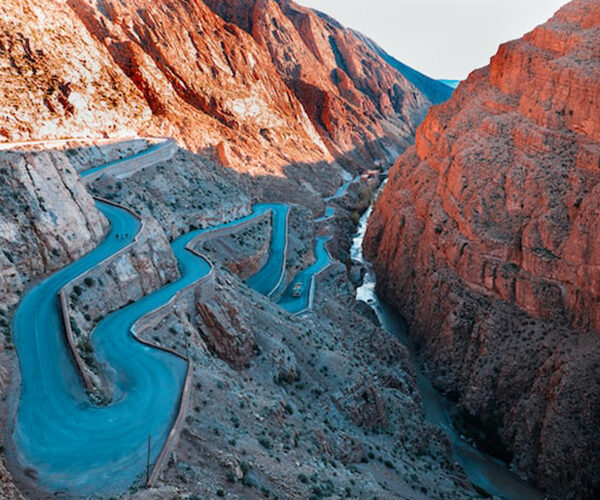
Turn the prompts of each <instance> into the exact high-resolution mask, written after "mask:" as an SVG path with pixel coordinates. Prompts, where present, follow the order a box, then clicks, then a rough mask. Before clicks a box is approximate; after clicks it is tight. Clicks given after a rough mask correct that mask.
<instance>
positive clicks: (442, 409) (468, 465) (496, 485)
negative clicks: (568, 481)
mask: <svg viewBox="0 0 600 500" xmlns="http://www.w3.org/2000/svg"><path fill="white" fill-rule="evenodd" d="M384 185H385V184H384ZM381 189H383V186H382V188H381ZM372 210H373V205H371V207H369V209H368V210H367V211H366V212H365V213H364V214H363V215H362V217H361V218H360V221H359V224H358V228H357V232H356V234H355V236H354V238H353V240H352V247H351V250H350V257H351V258H352V260H355V261H357V262H360V263H362V264H364V265H365V266H367V272H366V274H365V276H364V279H363V283H362V285H361V286H360V287H359V288H358V289H357V291H356V300H361V301H364V302H366V303H367V304H369V306H370V307H371V308H372V309H373V310H374V311H375V314H376V315H377V318H378V319H379V321H380V322H381V327H382V328H383V329H384V330H386V331H387V332H388V333H390V334H392V335H394V336H395V337H396V338H398V340H400V341H401V342H402V343H403V344H404V345H405V346H406V348H407V349H408V351H409V353H410V355H411V359H412V361H413V364H414V367H415V372H416V376H417V386H418V388H419V391H420V392H421V398H422V401H423V409H424V411H425V416H426V418H427V420H428V421H429V422H431V423H433V424H435V425H437V426H439V427H440V428H441V429H442V430H443V431H444V433H445V434H446V436H447V438H448V440H449V441H450V444H451V446H452V452H453V455H454V460H455V461H456V462H457V463H458V464H459V465H460V466H461V467H462V468H463V469H464V471H465V473H466V475H467V477H468V478H469V480H470V481H471V483H473V484H474V485H475V486H476V487H478V488H480V489H482V490H485V491H486V492H488V493H490V494H492V495H494V496H497V497H500V498H504V499H506V500H542V499H543V498H544V495H543V494H542V493H541V492H540V491H538V490H537V489H535V488H534V487H533V486H532V485H530V484H529V483H527V482H525V481H524V480H522V479H521V478H520V477H519V476H518V475H517V474H516V473H515V472H513V471H511V470H510V469H509V468H508V465H507V464H505V463H503V462H501V461H500V460H497V459H496V458H494V457H492V456H490V455H487V454H485V453H483V452H481V451H479V450H478V449H476V448H475V447H473V446H471V445H470V444H469V443H467V442H466V441H465V440H463V439H461V437H460V435H459V434H458V433H457V431H456V430H455V428H454V426H453V424H452V421H451V419H450V416H449V409H450V402H449V401H448V400H447V399H446V398H445V397H444V396H443V395H442V394H440V393H439V392H438V391H437V390H436V389H435V388H434V387H433V385H432V383H431V381H430V380H429V379H428V378H427V376H426V375H425V373H424V372H423V370H422V369H421V364H420V362H419V360H418V357H417V352H416V349H415V346H414V344H413V342H412V341H411V340H410V338H409V336H408V328H407V325H406V323H405V321H404V320H403V319H402V318H401V317H400V316H399V315H398V314H397V313H395V312H394V311H393V310H392V308H391V307H389V306H388V305H387V304H385V303H384V302H383V301H381V300H380V299H379V297H378V296H377V293H376V290H375V289H376V277H375V274H374V273H373V271H372V270H371V269H370V266H369V263H368V262H367V261H366V260H365V258H364V255H363V250H362V244H363V240H364V237H365V232H366V230H367V223H368V220H369V217H370V215H371V212H372Z"/></svg>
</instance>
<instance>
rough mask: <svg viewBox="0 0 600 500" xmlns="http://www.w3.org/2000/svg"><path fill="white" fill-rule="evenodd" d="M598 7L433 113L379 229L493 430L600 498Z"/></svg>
mask: <svg viewBox="0 0 600 500" xmlns="http://www.w3.org/2000/svg"><path fill="white" fill-rule="evenodd" d="M599 56H600V5H599V4H598V2H595V1H591V0H576V1H574V2H572V3H570V4H568V5H567V6H565V7H564V8H563V9H561V10H560V11H559V12H558V13H557V14H556V16H555V17H554V18H553V19H551V20H550V21H549V22H548V23H547V24H544V25H543V26H540V27H538V28H536V29H535V30H534V31H532V32H531V33H529V34H527V35H526V36H525V37H524V38H522V39H521V40H517V41H513V42H510V43H507V44H505V45H502V46H501V47H500V49H499V51H498V53H497V54H496V55H495V56H494V57H493V58H492V60H491V64H490V65H489V66H488V67H486V68H483V69H480V70H478V71H475V72H473V73H472V74H471V75H470V76H469V78H468V80H467V81H466V83H463V84H461V86H460V87H459V88H458V90H457V91H456V92H455V94H454V96H453V97H452V99H451V100H450V101H448V102H447V103H445V104H442V105H440V106H436V107H435V108H433V109H432V110H431V112H430V113H429V115H428V117H427V118H426V119H425V121H424V123H423V124H422V126H421V127H420V129H419V131H418V133H417V139H416V146H415V147H414V148H412V149H410V150H409V151H408V152H406V153H405V154H404V155H403V156H402V157H401V158H400V159H399V160H398V162H397V164H396V165H395V167H394V168H393V170H392V172H391V175H390V181H389V184H388V185H387V187H386V189H385V191H384V193H383V195H382V196H381V198H380V199H379V200H378V202H377V205H376V208H375V211H374V214H373V216H372V219H371V221H370V225H369V230H368V234H367V239H366V250H367V253H368V257H369V258H370V259H371V260H372V261H373V262H374V266H375V269H376V272H377V277H378V285H379V290H380V292H381V293H382V294H383V296H384V297H385V298H386V299H387V300H388V301H390V302H391V303H393V304H394V305H395V306H396V307H397V308H398V309H399V310H400V311H401V312H402V313H403V314H404V315H405V316H406V317H407V318H408V320H409V321H410V323H411V330H412V335H413V336H414V337H415V338H416V339H418V340H419V341H420V342H421V344H422V345H423V348H424V353H423V354H424V357H425V358H426V360H427V362H428V366H429V367H430V368H431V370H432V372H433V374H434V375H435V376H436V377H437V379H436V380H437V385H438V386H439V387H440V388H441V389H443V390H445V391H447V392H449V393H450V394H452V395H455V396H456V397H457V399H458V404H459V409H460V410H461V413H462V416H463V417H464V418H466V419H467V421H469V422H472V423H476V424H478V427H479V429H480V431H481V432H480V435H479V438H480V440H481V441H482V442H483V443H485V444H487V445H488V446H489V447H490V448H491V449H494V450H495V451H496V452H498V453H499V454H501V455H502V456H503V457H504V458H506V459H509V460H512V461H513V463H514V465H515V466H517V467H518V468H519V469H521V470H522V471H524V472H525V473H526V474H527V475H528V476H529V477H530V478H531V479H533V480H534V481H535V482H536V483H537V484H539V485H540V486H542V487H544V488H545V489H546V490H547V491H548V492H549V493H550V494H551V496H553V497H555V498H597V497H598V495H599V494H600V474H599V473H598V471H600V453H599V452H598V447H597V446H595V445H594V443H595V442H597V441H598V439H600V337H599V335H598V332H600V306H599V304H600V301H599V299H600V253H599V252H598V248H600V240H599V236H598V231H597V229H596V227H595V223H596V222H597V221H598V217H599V215H600V201H599V200H600V182H599V181H600V119H599V117H600V57H599Z"/></svg>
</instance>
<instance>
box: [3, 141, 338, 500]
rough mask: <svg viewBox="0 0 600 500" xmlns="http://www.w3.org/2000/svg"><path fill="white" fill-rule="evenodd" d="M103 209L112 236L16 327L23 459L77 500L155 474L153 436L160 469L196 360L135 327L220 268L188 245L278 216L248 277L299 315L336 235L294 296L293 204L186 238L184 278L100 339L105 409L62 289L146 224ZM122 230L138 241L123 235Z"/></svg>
mask: <svg viewBox="0 0 600 500" xmlns="http://www.w3.org/2000/svg"><path fill="white" fill-rule="evenodd" d="M164 148H165V145H164V144H159V145H157V146H154V147H152V148H149V149H148V150H146V151H144V152H141V153H138V154H136V155H134V156H133V157H130V158H125V159H123V160H118V161H116V162H111V163H108V164H105V165H102V166H99V167H95V168H93V169H91V170H88V171H86V172H84V173H82V177H83V178H84V179H85V180H89V179H90V178H95V177H97V176H99V175H102V174H103V173H105V172H106V171H107V169H111V173H113V174H114V173H115V171H117V172H118V170H117V169H121V168H122V167H123V166H124V165H125V166H126V168H127V169H129V165H128V163H130V160H135V169H136V170H139V169H140V168H145V167H146V166H149V165H151V164H154V163H156V161H155V160H156V152H157V151H159V152H160V151H161V149H164ZM161 154H162V153H161ZM171 156H172V155H171ZM144 159H145V160H147V163H144ZM140 160H141V162H140ZM97 207H98V209H99V210H100V211H101V212H102V213H103V214H104V216H105V217H106V218H107V219H108V220H109V222H110V232H109V233H108V234H107V235H106V237H105V239H104V240H103V241H102V243H100V244H99V245H98V246H97V247H96V248H95V249H94V250H92V251H91V252H90V253H88V254H87V255H85V256H84V257H82V258H81V259H79V260H77V261H76V262H74V263H72V264H70V265H68V266H66V267H65V268H63V269H61V270H60V271H58V272H56V273H55V274H53V275H51V276H50V277H49V278H47V279H45V280H44V281H42V282H41V283H39V284H38V285H36V286H35V287H34V288H33V289H32V290H31V291H29V292H28V293H27V294H26V295H25V297H24V298H23V300H22V302H21V303H20V305H19V307H18V309H17V311H16V314H15V319H14V325H13V327H14V329H13V335H14V341H15V347H16V351H17V354H18V357H19V361H20V368H21V393H20V400H19V406H18V411H17V416H16V421H15V428H14V441H15V445H16V450H17V459H18V461H19V463H20V464H21V466H22V467H23V468H24V469H25V470H29V471H31V472H30V473H31V474H33V475H35V476H36V477H37V480H38V484H39V486H40V487H41V488H42V489H44V490H47V491H64V492H68V493H70V494H73V495H77V496H86V495H92V494H95V493H98V492H100V491H101V492H102V493H103V494H113V493H119V492H121V491H123V490H125V489H126V488H127V487H128V486H130V485H131V484H132V483H133V482H135V481H136V480H138V479H139V478H140V476H141V475H142V474H143V472H144V470H145V466H146V454H147V443H148V436H151V437H152V444H153V446H152V450H151V457H150V461H151V463H153V462H154V461H155V460H156V459H157V456H158V455H159V453H160V451H161V449H162V448H163V446H164V444H165V442H166V440H167V437H168V436H169V433H170V432H171V429H172V426H173V422H174V421H175V419H176V417H177V413H178V407H179V402H180V398H181V397H182V389H183V386H184V382H185V378H186V372H187V363H186V361H185V360H184V359H182V358H180V357H178V356H175V355H174V354H171V353H169V352H166V351H164V350H160V349H156V348H153V347H152V346H148V345H145V344H144V343H141V342H139V341H138V340H137V339H136V337H135V336H134V334H133V330H132V328H133V326H134V324H135V323H136V321H137V320H138V319H139V318H141V317H143V316H144V315H146V314H148V313H150V312H152V311H154V310H156V309H158V308H160V307H162V306H164V305H165V304H167V303H168V302H169V301H170V300H171V299H172V298H173V297H174V296H175V295H176V294H177V293H178V292H179V291H181V290H182V289H184V288H186V287H187V286H189V285H191V284H193V283H194V282H196V281H198V280H200V279H202V278H203V277H205V276H207V274H208V273H209V272H210V271H211V269H212V266H211V264H210V262H208V261H207V260H206V259H204V258H202V257H200V256H199V255H198V254H196V253H195V252H192V251H190V250H189V249H188V248H186V247H188V245H189V244H190V243H191V242H192V241H193V240H194V239H195V238H197V237H198V236H199V235H201V234H205V233H207V232H210V231H219V230H221V229H224V228H228V227H232V226H235V225H237V224H240V223H242V222H245V221H247V220H251V219H253V218H255V217H257V216H259V215H262V214H264V213H265V212H267V211H271V212H272V214H273V232H272V238H271V243H270V253H269V258H268V260H267V263H266V264H265V266H264V267H263V268H262V269H261V270H260V271H259V272H257V273H256V274H255V275H254V276H252V277H251V278H249V279H248V285H249V286H251V287H252V288H254V289H255V290H257V291H259V292H260V293H262V294H264V295H265V296H273V295H282V297H281V299H280V304H281V305H282V307H284V308H286V309H287V310H289V311H290V312H292V313H299V312H301V311H303V310H305V309H306V308H308V307H309V306H310V304H311V301H312V294H313V292H314V275H315V274H316V273H318V272H320V271H322V270H323V269H324V267H326V266H327V265H329V263H330V257H329V255H328V253H327V251H326V249H325V243H326V240H327V238H326V237H320V238H318V239H317V242H316V253H317V262H316V263H315V264H314V265H313V266H311V267H309V268H308V269H306V270H305V271H303V272H302V273H301V274H300V275H299V276H298V277H297V278H296V280H300V281H301V282H302V283H303V290H302V293H301V294H300V296H298V297H294V296H292V293H291V291H290V290H291V286H292V285H290V286H288V287H287V289H286V280H285V279H284V278H285V261H286V252H287V219H288V213H289V206H288V205H284V204H260V205H256V206H255V207H254V209H253V212H252V214H250V215H249V216H247V217H244V218H241V219H238V220H236V221H233V222H230V223H228V224H223V225H220V226H217V227H213V228H209V229H204V230H197V231H193V232H190V233H187V234H185V235H183V236H181V237H179V238H177V239H176V240H175V241H173V243H172V245H171V246H172V249H173V252H174V254H175V256H176V258H177V259H178V262H179V268H180V271H181V276H182V278H181V279H180V280H178V281H177V282H174V283H171V284H169V285H167V286H165V287H163V288H161V289H160V290H158V291H156V292H154V293H152V294H150V295H148V296H146V297H144V298H142V299H141V300H139V301H137V302H134V303H132V304H130V305H128V306H126V307H124V308H122V309H119V310H118V311H115V312H113V313H111V314H109V315H108V316H107V317H106V318H104V319H103V320H102V321H101V322H100V323H99V324H98V325H97V327H96V328H95V330H94V332H93V333H92V338H91V341H92V344H93V347H94V351H95V353H96V356H97V358H98V361H99V363H100V364H101V365H102V366H104V367H105V369H107V370H108V371H109V373H110V375H111V376H112V378H113V382H114V395H113V400H112V402H111V404H110V405H109V406H104V407H100V406H95V405H94V404H92V403H91V402H90V400H89V398H88V396H87V394H86V392H85V390H84V387H83V386H82V384H81V378H80V377H79V374H78V372H77V371H76V369H75V366H74V364H73V360H72V357H71V354H70V353H69V351H68V348H67V345H66V343H65V336H64V331H63V322H62V316H61V309H60V307H59V300H58V293H59V291H60V290H61V289H62V288H63V287H64V286H65V285H66V284H67V283H69V282H70V281H71V280H73V279H74V278H76V277H78V276H80V275H81V274H83V273H85V272H87V271H88V270H89V269H91V268H93V267H95V266H97V265H98V264H99V263H101V262H102V261H104V260H105V259H107V258H109V257H111V256H113V255H114V254H116V253H118V252H120V251H122V250H123V249H124V248H125V247H127V246H128V245H130V244H131V243H132V242H133V241H134V238H135V235H136V234H137V233H138V231H139V229H140V221H139V219H138V218H136V217H135V216H134V215H132V214H131V213H129V212H128V211H127V210H124V209H122V208H119V207H117V206H113V205H110V204H107V203H104V202H100V201H97ZM117 234H119V235H123V234H127V235H129V237H128V238H123V237H122V236H121V237H120V238H117V237H116V235H117ZM293 283H295V281H294V282H293Z"/></svg>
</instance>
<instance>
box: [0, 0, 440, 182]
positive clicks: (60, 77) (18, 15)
mask: <svg viewBox="0 0 600 500" xmlns="http://www.w3.org/2000/svg"><path fill="white" fill-rule="evenodd" d="M209 7H210V8H209ZM1 9H2V14H3V17H2V21H0V22H2V24H3V31H2V47H4V50H3V51H2V52H1V53H0V60H3V68H4V70H3V71H5V72H7V73H8V75H9V76H10V78H7V79H6V80H5V82H6V83H5V84H4V89H3V90H4V92H3V97H2V98H3V99H4V101H3V103H1V104H2V106H1V108H0V112H2V113H3V114H2V115H0V116H2V121H1V122H0V125H1V127H0V136H1V137H4V138H5V139H6V140H23V139H44V138H56V136H57V134H58V135H61V136H92V137H103V136H110V137H115V136H127V135H134V134H135V133H136V132H140V131H144V132H145V133H146V134H148V133H153V134H164V135H170V136H173V137H175V138H176V139H178V140H179V141H180V142H181V143H182V144H185V145H186V146H187V147H189V148H190V149H191V150H193V151H199V150H204V151H205V152H206V153H207V154H208V153H210V152H211V151H212V153H213V154H214V155H216V156H218V157H219V158H220V160H221V161H222V162H223V163H225V164H228V165H230V166H232V167H233V168H236V169H237V170H239V171H244V172H250V173H253V172H254V173H259V172H265V171H266V170H268V171H272V172H281V171H282V169H283V168H285V167H287V166H289V165H299V164H313V163H314V164H317V163H319V162H325V163H329V164H331V163H333V162H334V161H335V160H337V161H339V162H341V163H342V164H344V165H345V166H346V167H347V168H350V169H352V170H359V169H361V167H362V165H363V163H364V162H365V161H367V162H368V161H371V162H372V161H374V160H382V161H384V160H387V159H391V158H393V156H394V155H395V154H396V153H397V152H398V151H402V150H404V149H405V148H406V147H407V146H408V145H410V144H411V143H412V141H413V136H414V131H415V129H416V126H417V125H418V124H419V123H420V121H421V120H422V118H423V117H424V115H425V113H426V111H427V109H428V107H429V106H430V105H431V102H430V100H429V99H428V97H427V95H425V94H424V93H423V92H421V91H420V90H419V89H418V88H416V87H415V86H413V85H412V84H411V83H410V82H409V81H408V80H407V79H406V78H405V77H404V76H403V75H402V74H400V73H398V72H397V71H395V70H394V69H393V68H391V67H390V66H389V65H388V64H387V63H386V62H385V61H384V60H383V59H382V58H381V57H380V56H379V55H378V54H377V53H376V52H374V51H373V50H371V49H370V48H369V47H368V46H367V44H365V43H363V42H362V41H361V40H360V39H359V38H358V37H357V36H356V35H355V34H354V33H353V32H351V31H350V30H348V29H346V28H344V27H342V26H341V25H339V23H337V22H336V21H334V20H332V19H331V18H328V17H326V16H325V15H323V14H320V13H317V12H315V11H312V10H310V9H305V8H303V7H300V6H298V5H296V4H294V3H293V2H287V1H285V2H273V1H262V0H261V1H252V2H249V1H229V0H228V1H224V2H221V1H219V2H213V1H207V2H202V1H193V2H172V3H162V2H161V3H156V2H152V1H150V0H125V1H123V2H121V1H116V0H107V1H96V0H82V1H80V0H65V1H64V2H63V1H61V2H53V3H52V5H50V6H48V5H47V2H43V1H42V0H28V1H15V2H14V5H13V4H12V3H10V2H8V3H7V2H5V3H4V4H3V6H2V7H1ZM211 9H212V10H211ZM213 10H214V12H213ZM215 12H216V14H215ZM231 23H235V24H236V25H237V26H235V25H234V24H231ZM238 26H239V27H238ZM46 41H50V42H51V44H52V50H50V49H49V45H48V43H46ZM17 99H18V101H19V106H18V110H17V112H14V102H15V101H16V100H17ZM35 117H38V119H34V118H35ZM39 118H41V119H39ZM249 153H252V154H249Z"/></svg>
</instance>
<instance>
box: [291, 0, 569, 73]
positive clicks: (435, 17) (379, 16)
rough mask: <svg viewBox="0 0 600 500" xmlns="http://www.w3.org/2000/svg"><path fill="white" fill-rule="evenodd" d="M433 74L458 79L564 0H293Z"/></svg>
mask: <svg viewBox="0 0 600 500" xmlns="http://www.w3.org/2000/svg"><path fill="white" fill-rule="evenodd" d="M296 1H297V2H298V3H300V4H302V5H305V6H307V7H313V8H315V9H318V10H320V11H322V12H325V13H327V14H329V15H331V16H332V17H333V18H335V19H337V20H338V21H339V22H341V23H342V24H344V25H346V26H348V27H350V28H354V29H357V30H358V31H360V32H362V33H364V34H365V35H367V36H369V37H370V38H372V39H374V40H375V41H376V42H377V43H378V44H379V45H381V46H382V47H383V48H384V49H385V50H386V52H388V53H389V54H390V55H392V56H394V57H395V58H396V59H398V60H400V61H402V62H403V63H405V64H408V65H409V66H412V67H413V68H415V69H417V70H419V71H422V72H423V73H425V74H427V75H429V76H431V77H433V78H447V79H450V80H461V79H463V78H465V77H466V76H467V75H468V74H469V73H470V72H471V71H472V70H474V69H476V68H480V67H482V66H485V65H486V64H488V62H489V59H490V57H491V56H492V55H494V54H495V53H496V51H497V49H498V45H500V44H501V43H503V42H506V41H508V40H513V39H515V38H520V37H521V36H522V35H524V34H525V33H527V32H528V31H531V30H532V29H533V28H534V27H535V26H537V25H538V24H542V23H543V22H545V21H546V20H548V19H549V18H550V17H552V14H554V12H555V11H557V10H558V9H559V8H560V7H561V6H562V5H564V4H566V3H567V0H296Z"/></svg>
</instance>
